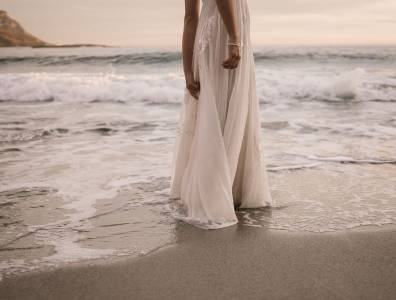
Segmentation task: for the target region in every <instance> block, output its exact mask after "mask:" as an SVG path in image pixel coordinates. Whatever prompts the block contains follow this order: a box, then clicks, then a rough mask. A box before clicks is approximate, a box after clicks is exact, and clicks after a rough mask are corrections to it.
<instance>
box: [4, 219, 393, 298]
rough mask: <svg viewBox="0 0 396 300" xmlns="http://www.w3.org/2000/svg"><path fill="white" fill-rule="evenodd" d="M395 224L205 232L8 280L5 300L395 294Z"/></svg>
mask: <svg viewBox="0 0 396 300" xmlns="http://www.w3.org/2000/svg"><path fill="white" fill-rule="evenodd" d="M395 233H396V228H395V227H394V226H385V227H381V228H373V227H367V228H364V229H362V228H361V229H359V230H347V231H338V232H334V233H301V232H300V233H298V232H287V231H280V230H270V229H263V228H254V227H247V226H240V225H237V226H232V227H229V228H225V229H220V230H216V231H204V230H200V229H196V228H193V227H191V226H189V225H186V224H183V223H181V224H179V225H177V227H176V229H175V234H176V237H177V242H176V243H175V244H172V245H170V246H165V247H162V248H161V249H158V250H156V251H153V252H152V253H150V254H147V255H145V256H143V257H137V258H136V257H135V258H122V259H117V260H116V259H114V260H111V261H108V260H106V261H102V262H100V261H96V262H90V263H89V264H87V263H85V264H84V263H79V264H76V265H69V266H65V267H61V268H56V269H52V270H46V271H38V272H32V273H28V274H25V275H19V276H16V277H10V278H4V279H3V281H2V282H0V295H1V299H349V300H351V299H359V300H361V299H395V297H396V285H395V282H396V251H395V249H396V234H395Z"/></svg>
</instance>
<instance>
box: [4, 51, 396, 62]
mask: <svg viewBox="0 0 396 300" xmlns="http://www.w3.org/2000/svg"><path fill="white" fill-rule="evenodd" d="M254 58H255V61H256V62H268V61H274V62H279V61H290V60H293V61H301V62H305V61H319V62H323V61H370V62H380V63H381V62H389V63H392V64H394V62H395V61H396V51H395V48H393V47H383V48H371V47H366V48H365V47H361V48H353V47H346V48H320V47H319V48H309V47H308V48H307V47H297V48H287V47H286V48H264V49H259V50H256V51H255V52H254ZM181 60H182V54H181V52H180V51H149V52H144V51H142V52H134V53H128V52H127V53H114V52H113V53H112V52H110V53H108V52H103V53H100V52H99V53H94V54H92V53H75V52H71V53H67V52H66V53H65V52H61V53H53V52H30V53H23V55H21V54H20V55H15V54H8V55H1V56H0V65H13V64H18V65H20V64H31V65H32V64H33V65H37V66H62V65H65V66H68V65H72V64H78V65H81V64H83V65H115V66H119V65H137V64H142V65H161V64H162V65H167V64H172V63H181Z"/></svg>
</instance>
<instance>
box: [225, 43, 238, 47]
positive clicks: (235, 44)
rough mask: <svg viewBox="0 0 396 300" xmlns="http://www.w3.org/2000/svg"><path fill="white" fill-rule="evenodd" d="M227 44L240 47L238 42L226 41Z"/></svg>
mask: <svg viewBox="0 0 396 300" xmlns="http://www.w3.org/2000/svg"><path fill="white" fill-rule="evenodd" d="M228 45H230V46H238V47H241V43H238V42H228Z"/></svg>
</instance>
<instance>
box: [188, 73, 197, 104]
mask: <svg viewBox="0 0 396 300" xmlns="http://www.w3.org/2000/svg"><path fill="white" fill-rule="evenodd" d="M186 87H187V89H188V91H189V92H190V94H191V96H193V97H194V98H195V99H198V97H199V90H200V84H199V81H195V80H194V75H193V73H192V72H188V73H187V74H186Z"/></svg>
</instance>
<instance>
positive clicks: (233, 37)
mask: <svg viewBox="0 0 396 300" xmlns="http://www.w3.org/2000/svg"><path fill="white" fill-rule="evenodd" d="M228 42H229V43H236V44H238V43H241V38H240V36H239V35H230V36H229V38H228Z"/></svg>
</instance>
